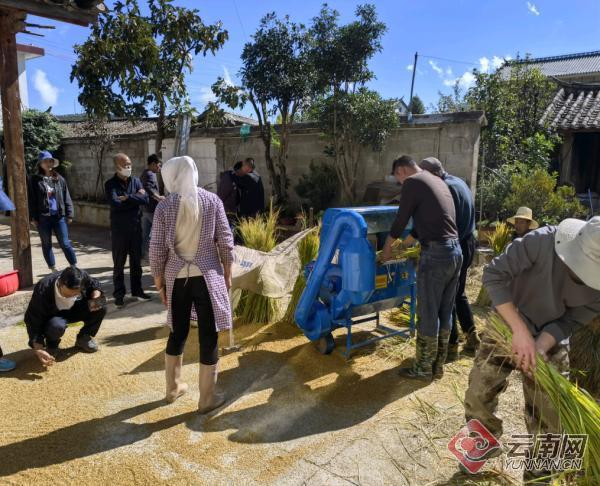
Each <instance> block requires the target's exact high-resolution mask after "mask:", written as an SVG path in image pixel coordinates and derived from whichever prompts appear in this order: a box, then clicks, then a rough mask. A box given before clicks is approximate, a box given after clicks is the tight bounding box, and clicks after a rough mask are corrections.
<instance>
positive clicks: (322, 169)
mask: <svg viewBox="0 0 600 486" xmlns="http://www.w3.org/2000/svg"><path fill="white" fill-rule="evenodd" d="M337 188H338V179H337V174H336V172H335V168H334V167H333V166H332V165H331V164H327V163H325V162H321V163H318V164H316V163H314V162H311V163H310V170H309V172H308V173H307V174H302V175H301V176H300V181H299V182H298V184H297V185H296V187H295V189H296V193H297V194H298V196H300V199H302V202H303V204H304V205H305V206H307V207H312V208H313V209H314V211H315V213H319V212H320V211H324V210H325V209H327V208H328V207H329V206H330V204H331V203H332V202H333V200H334V199H335V196H336V193H337Z"/></svg>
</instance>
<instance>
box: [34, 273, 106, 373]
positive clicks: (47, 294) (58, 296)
mask: <svg viewBox="0 0 600 486" xmlns="http://www.w3.org/2000/svg"><path fill="white" fill-rule="evenodd" d="M105 303H106V299H105V298H104V294H103V292H102V289H101V287H100V282H98V280H96V279H95V278H92V277H90V276H89V275H88V274H87V273H86V272H84V271H83V270H80V269H78V268H75V267H68V268H66V269H65V270H63V271H62V272H61V273H52V274H50V275H48V276H46V277H44V278H43V279H42V280H40V281H39V282H38V283H37V284H36V285H35V287H34V288H33V294H32V296H31V300H30V301H29V305H28V307H27V310H26V311H25V325H26V326H27V334H28V335H29V346H30V347H31V348H33V350H34V351H35V354H36V356H37V358H38V359H39V360H40V362H41V363H42V364H43V365H44V366H49V365H52V364H53V363H54V361H55V359H56V356H57V353H58V345H59V344H60V340H61V338H62V336H63V334H64V333H65V330H66V329H67V324H68V323H71V322H80V321H83V327H82V328H81V330H80V331H79V334H78V335H77V341H76V344H75V345H76V346H77V347H78V348H79V349H81V350H82V351H85V352H86V353H93V352H95V351H97V350H98V345H97V344H96V341H95V340H94V336H96V334H97V333H98V329H100V325H101V324H102V320H103V319H104V316H105V314H106V309H105Z"/></svg>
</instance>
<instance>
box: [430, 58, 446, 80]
mask: <svg viewBox="0 0 600 486" xmlns="http://www.w3.org/2000/svg"><path fill="white" fill-rule="evenodd" d="M429 65H430V66H431V69H433V70H434V71H435V72H436V73H438V74H439V75H440V76H444V70H443V69H442V68H441V67H439V66H438V63H437V62H435V61H432V60H431V59H430V60H429Z"/></svg>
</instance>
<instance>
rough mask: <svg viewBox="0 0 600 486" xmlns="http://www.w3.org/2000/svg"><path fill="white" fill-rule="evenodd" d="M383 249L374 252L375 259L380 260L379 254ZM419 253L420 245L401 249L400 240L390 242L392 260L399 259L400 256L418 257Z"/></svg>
mask: <svg viewBox="0 0 600 486" xmlns="http://www.w3.org/2000/svg"><path fill="white" fill-rule="evenodd" d="M382 252H383V250H379V251H378V252H377V253H376V257H377V260H378V261H380V260H381V254H382ZM420 255H421V246H420V245H418V244H417V245H414V246H411V247H410V248H406V249H403V248H402V240H395V241H394V242H393V243H392V260H400V259H402V258H417V259H418V258H419V256H420Z"/></svg>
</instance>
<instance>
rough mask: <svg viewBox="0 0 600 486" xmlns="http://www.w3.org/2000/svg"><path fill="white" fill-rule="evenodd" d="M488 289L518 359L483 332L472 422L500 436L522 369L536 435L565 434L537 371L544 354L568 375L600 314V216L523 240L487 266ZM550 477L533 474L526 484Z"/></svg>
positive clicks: (470, 395)
mask: <svg viewBox="0 0 600 486" xmlns="http://www.w3.org/2000/svg"><path fill="white" fill-rule="evenodd" d="M483 285H484V287H485V288H486V290H487V291H488V293H489V295H490V297H491V299H492V304H493V305H494V307H495V309H496V311H497V312H498V314H499V315H500V317H502V319H504V321H505V322H506V323H507V324H508V326H510V328H511V329H512V336H513V337H512V352H513V356H512V359H511V357H507V356H501V355H500V354H499V352H498V351H496V347H495V343H494V342H493V341H492V340H491V339H490V337H489V336H487V335H485V333H484V336H483V340H482V343H481V347H480V349H479V352H478V354H477V356H476V357H475V362H474V364H473V369H472V370H471V373H470V375H469V387H468V389H467V392H466V394H465V416H466V419H467V421H469V420H471V419H477V420H479V421H480V422H481V423H482V424H483V425H484V426H485V427H486V428H487V429H488V430H489V431H490V432H491V433H492V434H494V436H495V437H497V438H499V437H500V436H501V435H502V420H501V419H499V418H498V417H496V416H495V415H494V413H495V411H496V407H497V405H498V396H499V395H500V393H502V392H503V391H504V390H505V389H506V386H507V384H508V377H509V375H510V373H511V372H512V371H513V370H515V369H520V370H522V371H523V372H524V375H523V394H524V396H525V414H526V422H527V429H528V431H529V433H530V434H545V433H561V425H560V419H559V416H558V414H557V412H556V410H555V409H554V407H553V406H552V403H551V401H550V399H549V397H548V396H546V395H545V394H544V393H543V392H542V391H541V390H540V388H539V387H538V386H537V385H536V383H535V381H534V380H533V379H532V378H531V372H532V370H533V368H534V367H535V354H536V352H537V353H539V354H540V355H541V356H542V357H543V358H545V359H546V360H547V361H549V362H550V363H551V364H552V365H554V366H555V367H556V369H557V370H558V371H559V372H561V373H562V374H563V375H565V376H568V373H569V359H568V342H569V336H570V335H571V334H572V333H573V332H574V331H575V330H576V329H577V328H578V327H580V326H582V325H585V324H588V323H589V322H591V321H592V320H593V319H594V318H595V317H596V316H597V315H599V314H600V217H595V218H592V219H591V220H590V221H588V222H587V223H586V222H584V221H580V220H577V219H567V220H565V221H563V222H562V223H561V224H560V225H559V226H548V227H544V228H540V229H538V230H536V231H533V232H531V233H529V234H527V235H526V236H525V237H523V238H518V239H516V240H515V241H514V242H513V243H512V244H511V245H509V246H508V248H507V249H506V251H505V252H504V253H503V254H502V255H500V256H498V257H496V258H495V259H494V260H493V261H492V262H491V263H490V265H488V266H487V267H486V268H485V270H484V274H483ZM500 453H501V450H500V449H496V455H499V454H500ZM551 473H552V471H526V472H525V479H533V478H536V477H544V476H548V475H549V474H551Z"/></svg>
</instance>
